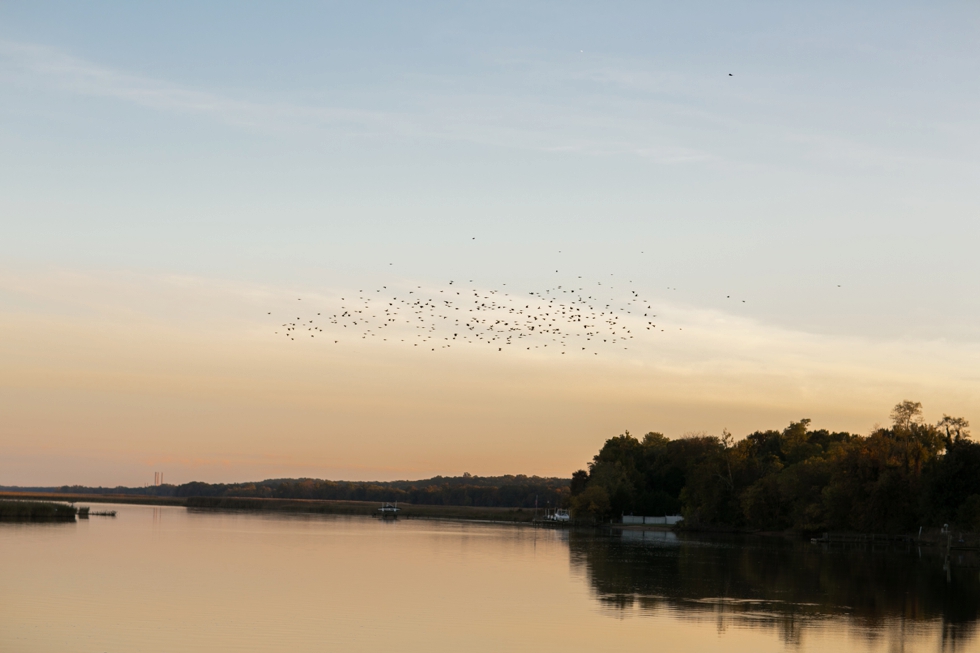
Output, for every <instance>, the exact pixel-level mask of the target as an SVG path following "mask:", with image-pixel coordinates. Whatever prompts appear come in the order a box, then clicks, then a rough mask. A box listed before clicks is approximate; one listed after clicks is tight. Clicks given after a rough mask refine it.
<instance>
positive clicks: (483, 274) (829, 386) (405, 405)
mask: <svg viewBox="0 0 980 653" xmlns="http://www.w3.org/2000/svg"><path fill="white" fill-rule="evenodd" d="M978 29H980V6H978V5H976V4H975V3H968V2H960V3H956V2H947V3H940V4H933V5H928V6H926V5H923V4H922V3H902V2H888V3H884V2H870V3H860V5H857V6H855V5H854V4H853V3H832V2H825V3H810V4H804V3H775V2H772V3H764V2H759V3H729V2H724V3H721V2H714V3H713V2H705V3H683V4H682V5H678V4H677V3H653V2H643V3H639V2H638V3H628V2H621V3H608V2H607V3H576V2H561V3H558V2H554V3H542V2H520V3H506V2H500V3H492V4H491V3H484V4H477V3H434V2H419V3H411V4H410V3H395V2H387V3H386V2H379V3H370V4H365V3H326V2H324V3H304V2H294V3H248V2H213V3H208V4H207V5H201V4H200V3H191V2H144V3H130V4H118V3H116V4H110V3H101V4H77V3H67V2H46V3H31V2H16V1H15V2H3V3H0V416H2V419H0V452H2V455H0V485H61V484H73V483H80V484H91V485H100V484H101V485H116V484H127V485H141V484H145V483H149V482H150V481H152V479H153V472H154V471H162V472H164V474H165V480H167V481H169V482H186V481H190V480H204V481H212V482H217V481H222V482H229V481H245V480H259V479H263V478H274V477H296V476H310V477H317V478H334V479H351V480H364V479H402V478H410V479H411V478H424V477H427V476H431V475H434V474H447V475H454V474H462V473H463V472H469V473H473V474H480V475H488V474H507V473H515V474H516V473H524V474H539V475H558V476H567V475H569V474H570V473H571V472H572V471H574V470H576V469H579V468H582V467H584V466H585V465H586V463H587V462H588V461H589V460H590V459H591V456H592V455H593V454H594V453H595V452H596V451H597V450H598V448H599V447H600V446H601V445H602V443H603V442H604V441H605V440H606V439H607V438H609V437H612V436H615V435H618V434H620V433H622V432H624V431H625V430H629V431H630V432H632V433H634V434H642V433H645V432H648V431H659V432H663V433H665V434H666V435H668V436H670V437H681V436H683V435H685V434H689V433H698V432H705V433H709V434H719V433H721V431H722V429H728V430H729V431H731V432H732V433H733V434H734V435H735V436H736V437H741V436H744V435H746V434H748V433H750V432H752V431H754V430H756V429H768V428H782V427H784V426H785V425H787V424H788V423H789V422H790V421H791V420H798V419H800V418H804V417H806V418H811V419H813V423H814V426H816V427H823V428H831V429H841V430H849V431H852V432H857V433H866V432H868V431H869V430H870V429H871V428H873V427H874V425H875V424H877V423H886V422H887V421H888V413H889V411H890V408H891V407H892V406H893V405H894V404H896V403H897V402H899V401H901V400H904V399H912V400H917V401H922V402H923V404H924V408H925V417H926V419H928V420H930V421H934V420H938V419H939V418H940V417H941V416H942V414H944V413H948V414H952V415H957V416H963V417H966V418H967V419H970V420H972V421H974V422H975V423H980V422H978V420H980V373H978V372H977V370H978V369H980V293H977V292H975V289H976V281H977V279H978V273H980V262H978V258H977V256H976V243H977V242H978V236H980V220H978V209H980V198H978V191H977V188H978V186H977V178H978V173H980V165H978V160H977V157H976V152H977V151H980V148H978V146H980V120H978V116H980V86H978V85H977V83H976V80H977V79H978V73H980V43H978V41H977V39H976V34H977V33H978ZM579 279H581V280H582V281H579ZM450 281H453V282H455V284H456V285H454V286H451V285H450ZM603 282H604V283H606V284H607V287H608V288H609V290H608V292H609V293H610V294H611V295H616V297H614V298H610V299H609V301H613V300H615V302H619V304H617V306H618V307H619V308H618V309H617V310H619V311H620V312H619V313H617V314H618V315H619V316H620V317H621V318H622V322H621V324H623V325H624V328H625V327H626V326H630V325H632V330H631V331H630V333H631V334H632V335H634V337H633V338H632V339H630V341H629V343H628V344H629V347H627V348H625V349H619V348H618V347H611V346H608V347H604V348H601V349H597V350H595V351H593V350H589V351H585V350H577V349H576V350H575V351H572V350H571V349H570V350H568V351H567V352H565V353H561V352H560V351H557V350H556V349H555V348H554V347H553V348H552V349H551V350H547V351H546V350H545V349H544V348H543V347H542V348H539V349H534V348H533V347H532V348H521V347H499V348H498V347H496V346H488V345H487V343H486V342H482V341H480V342H473V343H463V342H460V343H457V344H455V345H453V346H452V347H439V348H428V347H425V348H419V347H416V346H414V345H413V346H408V345H409V344H411V343H409V342H406V343H402V342H399V341H398V340H401V339H402V338H392V340H391V341H390V342H389V341H388V340H381V341H379V339H378V338H376V337H373V335H372V336H371V337H363V338H355V337H347V336H349V333H346V332H344V331H343V329H345V328H347V327H344V326H343V325H341V324H339V323H337V324H334V323H327V322H322V323H317V324H323V328H324V329H325V331H323V332H317V333H321V334H322V335H321V338H320V339H319V340H317V339H315V338H312V339H311V340H309V341H307V340H305V339H304V338H300V339H299V340H293V339H288V338H285V337H283V334H282V333H277V331H279V330H282V329H283V328H284V327H283V325H284V324H287V323H288V321H289V320H292V318H293V317H296V318H299V317H300V315H296V316H293V315H292V313H294V312H297V313H300V311H296V310H295V309H296V307H297V306H303V307H304V309H303V310H304V311H306V313H303V315H302V317H303V320H304V321H305V320H306V317H307V313H309V315H312V314H313V312H315V311H314V309H316V310H317V311H320V312H323V313H324V314H325V315H334V314H337V311H338V310H343V309H341V308H340V307H341V306H342V305H344V302H349V300H348V299H347V298H348V297H349V296H353V295H355V294H356V293H358V294H363V293H365V292H367V293H370V292H371V291H376V290H381V289H384V292H385V293H386V295H385V296H386V297H387V296H388V295H396V294H399V293H401V294H402V296H403V298H404V297H405V296H407V295H406V293H408V292H409V290H408V289H410V288H411V289H413V292H418V294H419V295H423V294H424V295H425V296H426V297H439V296H440V292H441V293H442V294H443V295H444V294H445V293H446V292H451V291H452V289H453V288H458V287H460V286H459V284H461V283H465V284H467V288H468V291H470V292H472V293H476V294H477V295H479V296H480V297H489V296H490V293H491V291H493V292H496V293H501V295H494V296H495V297H499V296H502V294H503V293H506V294H507V297H508V301H513V302H517V303H521V302H525V301H526V302H531V301H532V299H533V298H534V297H536V295H534V294H533V293H542V292H545V291H546V290H551V291H554V292H559V291H558V290H556V288H558V286H562V287H563V288H565V289H566V290H567V289H568V288H570V287H573V286H575V285H576V284H580V285H581V286H582V287H583V288H584V287H585V286H584V284H592V285H590V286H589V288H592V289H593V290H595V289H596V288H597V284H600V283H603ZM616 284H618V286H617V285H616ZM603 292H606V288H603ZM629 293H635V295H629ZM417 296H418V295H417ZM474 296H476V295H474ZM631 296H635V297H640V296H642V298H643V302H644V305H645V306H647V307H649V311H650V314H654V313H655V314H656V315H658V316H659V317H658V320H659V322H660V326H661V327H663V328H664V330H663V331H660V332H657V331H655V330H653V331H650V333H646V331H647V329H646V328H645V327H646V326H648V325H649V324H652V322H649V324H645V323H644V320H643V319H641V318H640V316H639V314H638V313H636V312H634V313H629V314H627V313H625V311H626V310H627V307H626V305H625V303H624V302H625V301H626V300H625V299H624V298H627V299H628V298H629V297H631ZM376 297H380V295H377V296H376ZM339 298H344V299H339ZM303 301H305V302H306V304H297V302H303ZM615 302H614V303H615ZM527 305H528V306H529V304H527ZM633 308H635V306H634V307H633ZM464 310H466V309H465V308H464ZM644 310H646V309H644ZM284 320H285V321H284ZM294 322H295V321H294ZM351 326H353V325H351ZM331 329H332V330H331ZM351 330H353V329H351ZM633 331H635V333H633ZM328 333H331V334H333V335H332V336H331V337H329V338H328V337H327V334H328ZM338 334H340V335H338ZM341 335H342V336H343V337H341ZM334 336H336V338H334ZM333 339H337V342H333ZM447 342H448V341H447ZM573 349H574V348H573Z"/></svg>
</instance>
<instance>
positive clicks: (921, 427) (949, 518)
mask: <svg viewBox="0 0 980 653" xmlns="http://www.w3.org/2000/svg"><path fill="white" fill-rule="evenodd" d="M921 415H922V406H921V404H919V403H918V402H911V401H904V402H902V403H900V404H898V405H897V406H896V407H895V409H894V410H893V411H892V422H893V423H892V425H891V426H890V427H889V428H877V429H875V430H874V432H872V433H871V434H870V435H867V436H862V435H854V434H851V433H842V432H836V433H835V432H830V431H827V430H822V429H821V430H811V429H810V420H808V419H803V420H800V421H799V422H793V423H791V424H790V425H789V426H788V427H786V428H785V429H783V430H782V431H756V432H755V433H752V434H751V435H749V436H747V437H746V438H744V439H742V440H739V441H735V440H734V438H733V437H732V436H731V434H729V433H728V432H727V431H726V432H723V434H722V436H721V437H716V436H709V435H697V436H693V437H684V438H680V439H676V440H670V439H668V438H666V437H664V436H663V435H661V434H660V433H648V434H646V435H645V436H644V437H643V439H642V440H638V439H637V438H635V437H633V436H631V435H630V434H629V433H628V432H627V433H626V434H625V435H621V436H618V437H614V438H611V439H610V440H607V441H606V443H605V445H604V446H603V447H602V449H601V450H600V451H599V453H598V454H596V456H595V457H594V458H593V461H592V462H591V463H590V464H589V470H588V471H586V470H580V471H578V472H576V473H575V474H573V475H572V479H571V497H570V500H569V504H570V507H571V509H572V512H573V515H575V516H577V517H586V518H588V517H591V518H594V519H598V520H604V519H609V518H612V517H619V516H620V515H621V514H637V515H664V514H678V513H679V514H683V515H684V523H685V525H686V526H688V527H693V528H723V529H753V530H784V529H793V530H797V531H802V532H820V531H827V530H851V531H864V532H882V533H884V532H911V531H915V530H916V529H918V528H919V526H927V527H929V526H942V525H943V524H946V523H948V524H950V525H951V526H952V525H955V526H956V527H957V528H961V529H964V530H977V529H980V444H977V443H975V442H973V441H971V440H970V439H969V431H968V430H967V428H968V426H969V423H968V422H967V421H966V420H964V419H962V418H956V417H950V416H948V415H945V416H944V417H943V419H942V420H940V421H939V423H938V424H926V423H924V422H923V420H922V417H921Z"/></svg>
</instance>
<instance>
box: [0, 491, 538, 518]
mask: <svg viewBox="0 0 980 653" xmlns="http://www.w3.org/2000/svg"><path fill="white" fill-rule="evenodd" d="M5 498H7V499H21V500H25V499H44V500H48V501H84V502H86V503H131V504H142V505H153V506H161V505H165V506H186V507H188V508H194V509H198V510H248V511H253V512H288V513H312V514H321V515H370V516H374V515H377V514H378V508H379V507H380V504H379V503H378V502H376V501H326V500H318V499H249V498H234V497H188V498H179V497H147V496H134V495H119V494H61V493H43V492H42V493H37V492H35V493H14V492H7V493H0V500H2V499H5ZM12 503H13V502H12ZM398 508H399V512H398V516H399V517H402V518H409V519H465V520H478V521H496V522H514V523H520V522H530V521H532V520H533V519H534V510H529V509H526V508H481V507H474V506H432V505H414V504H409V503H399V504H398ZM541 512H543V511H541ZM539 516H540V512H539Z"/></svg>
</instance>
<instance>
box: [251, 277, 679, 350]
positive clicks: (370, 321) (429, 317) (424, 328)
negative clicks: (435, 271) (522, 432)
mask: <svg viewBox="0 0 980 653" xmlns="http://www.w3.org/2000/svg"><path fill="white" fill-rule="evenodd" d="M556 272H557V271H556ZM612 276H613V275H610V277H612ZM616 284H617V282H616V281H615V279H610V280H608V281H606V282H602V281H598V280H596V281H582V277H580V276H579V277H577V279H575V281H574V282H573V283H571V284H567V285H566V284H561V285H555V286H553V287H551V288H546V289H544V290H541V291H530V292H526V293H513V292H508V291H507V290H506V288H505V287H501V288H499V289H481V288H480V287H478V286H476V285H473V282H472V280H471V281H469V282H460V281H456V280H452V281H449V282H448V284H447V285H445V286H443V287H442V288H423V287H422V286H415V287H414V288H406V287H401V288H398V289H395V288H394V287H392V288H391V289H389V288H388V286H382V287H381V288H374V289H371V290H368V291H364V290H359V291H357V294H356V295H350V296H345V297H341V298H340V300H339V302H337V304H339V306H337V305H335V304H334V305H332V306H331V307H330V308H329V309H327V310H323V308H324V307H323V306H321V308H320V309H313V310H312V311H311V310H309V306H310V304H311V303H312V302H310V301H307V302H304V303H303V304H297V307H298V306H303V307H304V309H306V310H293V311H292V312H290V313H288V317H286V319H285V321H284V322H282V323H280V324H279V326H278V327H276V328H275V334H276V335H278V336H281V337H284V338H287V339H289V340H291V341H295V340H297V339H301V340H302V339H308V338H321V339H324V340H327V341H329V342H332V343H333V344H339V343H341V342H344V341H350V340H352V339H360V340H372V339H377V340H380V341H383V342H396V343H408V344H411V345H412V346H414V347H421V348H427V349H430V350H431V351H436V350H437V349H448V348H451V347H453V346H462V345H478V346H483V347H490V348H495V349H496V350H497V351H504V350H505V348H523V349H526V350H536V349H537V350H548V351H556V350H557V351H560V352H561V353H562V354H564V353H566V352H567V351H577V352H587V353H592V354H593V355H596V356H598V355H599V354H600V352H602V351H608V350H610V349H617V350H618V349H629V345H630V344H631V341H632V340H634V339H636V337H637V336H638V335H640V333H646V332H656V333H660V332H663V331H665V330H667V329H668V327H667V326H665V325H664V324H662V323H661V320H660V319H658V316H657V314H656V313H655V312H654V311H655V310H656V309H655V308H654V305H653V303H652V302H651V301H649V300H647V299H645V298H644V297H642V296H641V295H640V293H639V292H637V291H636V290H633V288H632V281H629V280H626V281H622V282H618V286H619V287H618V289H617V285H616ZM503 286H506V284H503ZM668 290H675V289H673V288H668ZM314 301H322V300H314ZM297 302H303V298H302V297H300V298H297ZM331 304H333V303H332V302H331ZM303 313H306V315H305V316H304V315H303ZM268 315H272V311H269V312H268ZM670 330H677V331H683V328H682V327H676V326H675V327H671V328H670Z"/></svg>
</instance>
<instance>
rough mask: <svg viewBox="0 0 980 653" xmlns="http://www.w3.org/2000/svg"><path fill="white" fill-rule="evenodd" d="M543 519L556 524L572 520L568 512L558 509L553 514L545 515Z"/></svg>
mask: <svg viewBox="0 0 980 653" xmlns="http://www.w3.org/2000/svg"><path fill="white" fill-rule="evenodd" d="M544 518H545V519H547V520H549V521H557V522H567V521H571V519H572V517H571V515H569V514H568V511H567V510H565V509H564V508H558V509H557V510H555V511H554V512H553V513H550V514H548V515H545V517H544Z"/></svg>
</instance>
